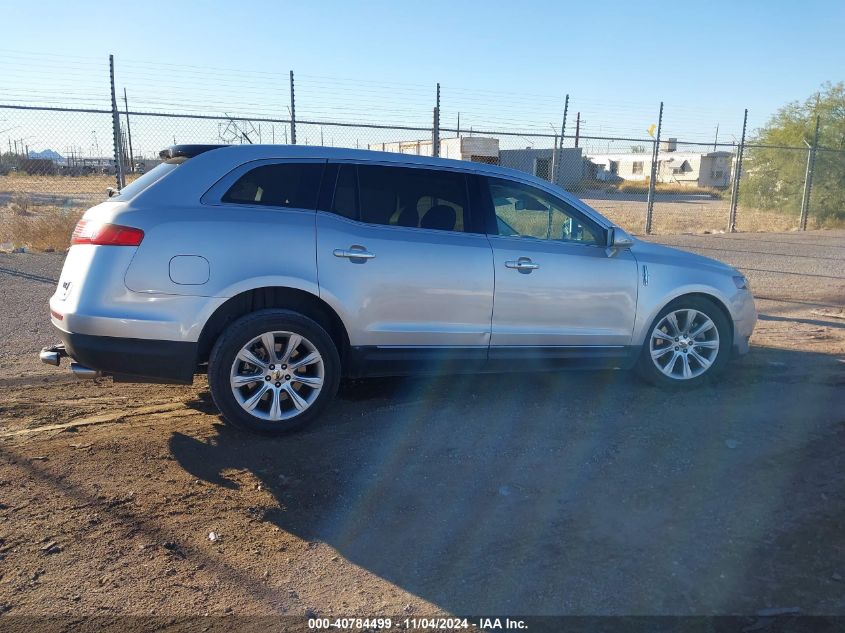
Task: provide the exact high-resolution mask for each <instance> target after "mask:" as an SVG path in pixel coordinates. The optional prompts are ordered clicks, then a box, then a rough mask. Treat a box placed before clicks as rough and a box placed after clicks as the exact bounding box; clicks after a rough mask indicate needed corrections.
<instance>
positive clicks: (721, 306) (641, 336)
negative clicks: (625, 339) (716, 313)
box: [637, 290, 734, 345]
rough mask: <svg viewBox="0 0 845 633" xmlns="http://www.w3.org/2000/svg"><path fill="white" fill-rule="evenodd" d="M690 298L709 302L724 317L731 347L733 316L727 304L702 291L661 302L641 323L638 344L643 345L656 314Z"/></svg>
mask: <svg viewBox="0 0 845 633" xmlns="http://www.w3.org/2000/svg"><path fill="white" fill-rule="evenodd" d="M691 298H697V299H704V300H706V301H709V302H710V303H712V304H713V305H715V306H716V307H717V308H718V309H719V310H720V311H721V312H722V314H723V315H724V317H725V319H726V320H727V322H728V328H729V330H730V336H731V345H733V338H734V320H733V315H731V311H730V310H729V309H728V306H727V304H726V303H725V301H724V300H723V299H722V298H721V297H719V296H717V295H716V294H713V293H709V292H703V291H700V290H696V291H691V292H684V293H682V294H679V295H676V296H673V297H668V298H667V299H666V300H665V301H663V302H662V303H661V304H660V306H659V307H658V308H657V309H656V310H654V312H653V313H652V314H650V315H649V317H648V320H646V321H644V322H643V327H642V328H641V331H640V333H639V336H638V337H637V339H638V344H639V345H645V342H646V337H647V336H648V335H649V329H650V328H651V324H652V323H653V322H654V319H656V318H657V315H658V314H660V313H661V312H662V311H663V310H665V309H666V308H667V307H669V306H670V305H672V304H674V303H679V302H681V301H683V300H684V299H691Z"/></svg>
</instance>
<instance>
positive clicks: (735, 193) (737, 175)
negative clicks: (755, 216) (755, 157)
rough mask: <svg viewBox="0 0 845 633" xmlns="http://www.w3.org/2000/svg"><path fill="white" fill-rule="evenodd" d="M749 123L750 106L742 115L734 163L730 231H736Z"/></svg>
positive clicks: (729, 215)
mask: <svg viewBox="0 0 845 633" xmlns="http://www.w3.org/2000/svg"><path fill="white" fill-rule="evenodd" d="M747 125H748V108H746V109H745V114H744V115H743V117H742V138H741V139H740V141H739V147H738V148H737V150H736V165H734V181H733V188H732V190H731V208H730V211H729V212H728V232H729V233H736V207H737V204H738V202H739V181H740V180H741V179H742V155H743V153H745V129H746V126H747Z"/></svg>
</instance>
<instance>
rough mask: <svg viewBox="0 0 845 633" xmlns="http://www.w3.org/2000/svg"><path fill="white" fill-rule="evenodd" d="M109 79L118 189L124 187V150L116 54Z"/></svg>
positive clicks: (110, 61) (111, 56)
mask: <svg viewBox="0 0 845 633" xmlns="http://www.w3.org/2000/svg"><path fill="white" fill-rule="evenodd" d="M109 80H110V82H111V122H112V131H113V133H114V177H115V181H116V182H117V189H118V191H119V190H121V189H123V187H124V186H125V184H126V181H125V180H124V179H123V151H122V150H121V148H120V141H121V138H120V113H119V112H118V110H117V97H116V96H115V92H114V55H109Z"/></svg>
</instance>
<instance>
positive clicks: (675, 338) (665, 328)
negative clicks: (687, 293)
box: [637, 297, 732, 387]
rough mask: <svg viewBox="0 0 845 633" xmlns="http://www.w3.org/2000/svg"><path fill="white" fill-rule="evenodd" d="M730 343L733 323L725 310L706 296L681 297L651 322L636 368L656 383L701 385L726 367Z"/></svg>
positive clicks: (677, 385)
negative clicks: (705, 297) (731, 324)
mask: <svg viewBox="0 0 845 633" xmlns="http://www.w3.org/2000/svg"><path fill="white" fill-rule="evenodd" d="M731 346H732V341H731V328H730V323H729V322H728V319H727V317H726V316H725V314H724V312H723V311H722V310H721V309H719V307H718V306H716V304H715V303H713V302H712V301H709V300H707V299H704V298H701V297H682V298H680V299H678V300H676V301H673V302H672V303H670V304H669V305H668V306H666V307H665V308H664V309H663V310H661V311H660V313H659V314H658V315H657V317H656V318H655V319H654V321H653V322H652V324H651V327H650V328H649V330H648V333H647V335H646V339H645V342H644V343H643V348H642V352H641V354H640V358H639V360H638V362H637V371H638V373H639V374H640V375H641V376H642V377H643V378H645V379H646V380H648V381H649V382H652V383H654V384H657V385H663V386H668V387H688V386H694V385H698V384H701V383H703V382H705V381H707V380H709V379H710V378H712V377H713V376H715V375H717V374H718V373H719V372H721V371H722V370H723V369H724V367H725V365H726V364H727V361H728V357H729V356H730V350H731Z"/></svg>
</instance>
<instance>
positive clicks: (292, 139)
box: [290, 71, 296, 145]
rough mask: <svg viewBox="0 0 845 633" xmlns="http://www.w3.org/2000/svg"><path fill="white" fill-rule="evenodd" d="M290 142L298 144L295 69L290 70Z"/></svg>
mask: <svg viewBox="0 0 845 633" xmlns="http://www.w3.org/2000/svg"><path fill="white" fill-rule="evenodd" d="M290 144H291V145H296V98H295V97H294V91H293V71H290Z"/></svg>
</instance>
